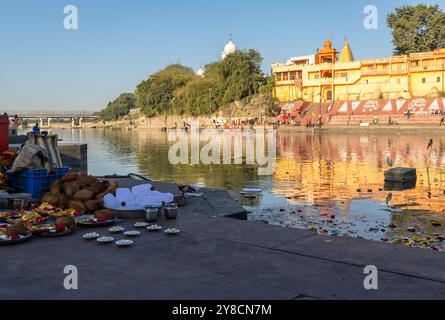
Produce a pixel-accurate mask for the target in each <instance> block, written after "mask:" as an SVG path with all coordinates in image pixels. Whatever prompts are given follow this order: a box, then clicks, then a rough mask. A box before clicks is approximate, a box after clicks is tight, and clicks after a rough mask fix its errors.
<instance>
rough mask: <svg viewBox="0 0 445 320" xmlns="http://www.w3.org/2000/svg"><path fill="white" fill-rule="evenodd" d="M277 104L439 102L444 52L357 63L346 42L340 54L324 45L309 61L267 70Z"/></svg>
mask: <svg viewBox="0 0 445 320" xmlns="http://www.w3.org/2000/svg"><path fill="white" fill-rule="evenodd" d="M272 73H273V75H274V77H275V81H276V84H275V87H274V96H275V97H277V98H278V99H279V100H280V101H281V102H290V101H296V100H304V101H308V102H320V98H321V102H328V101H332V100H335V101H344V100H370V99H399V98H403V99H409V98H414V97H425V98H426V97H432V98H435V97H438V96H439V95H441V94H442V93H443V92H445V84H444V78H445V49H440V50H436V51H432V52H421V53H412V54H410V55H404V56H393V57H389V58H380V59H368V60H361V61H358V60H357V61H356V60H354V55H353V53H352V50H351V48H350V46H349V43H348V41H345V44H344V46H343V49H342V50H341V52H340V53H339V52H338V51H337V50H336V49H334V48H332V44H331V42H330V41H329V40H327V41H326V42H325V44H324V48H323V49H320V50H318V52H317V53H315V54H313V55H308V56H301V57H293V58H290V59H289V60H288V61H287V62H284V63H276V64H273V65H272Z"/></svg>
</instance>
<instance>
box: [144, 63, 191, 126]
mask: <svg viewBox="0 0 445 320" xmlns="http://www.w3.org/2000/svg"><path fill="white" fill-rule="evenodd" d="M194 76H195V75H194V73H193V69H191V68H189V67H185V66H182V65H179V64H174V65H169V66H167V67H166V68H165V69H163V70H161V71H159V72H157V73H155V74H153V75H151V76H150V77H149V78H148V79H147V80H145V81H142V82H141V83H140V84H139V85H138V86H137V88H136V91H135V96H136V105H137V107H138V108H141V111H142V113H143V114H145V115H146V116H148V117H154V116H155V115H157V114H164V115H165V114H169V113H172V112H173V99H174V96H175V92H176V91H177V90H178V89H180V88H182V87H183V86H185V85H186V84H187V82H189V81H190V80H191V79H193V77H194Z"/></svg>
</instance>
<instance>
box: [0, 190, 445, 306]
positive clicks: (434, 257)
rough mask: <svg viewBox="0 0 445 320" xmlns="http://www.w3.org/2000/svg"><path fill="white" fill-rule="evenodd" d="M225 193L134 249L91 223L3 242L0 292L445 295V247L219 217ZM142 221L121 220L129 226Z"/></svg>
mask: <svg viewBox="0 0 445 320" xmlns="http://www.w3.org/2000/svg"><path fill="white" fill-rule="evenodd" d="M219 192H220V191H219ZM219 192H216V193H215V190H210V189H206V190H204V193H205V194H204V196H203V197H202V198H192V199H190V200H189V204H188V205H187V206H186V207H184V208H181V209H180V215H179V219H178V220H175V221H165V220H161V221H159V224H161V225H162V226H163V227H175V228H178V229H180V230H181V233H180V235H178V236H177V237H168V236H165V235H164V234H163V233H148V232H144V233H143V234H142V235H141V236H140V237H139V238H136V239H135V245H134V246H133V247H131V248H127V249H119V248H117V247H115V246H103V245H98V244H96V243H92V242H88V241H85V240H82V239H81V236H82V235H83V234H84V233H86V232H90V231H96V232H99V233H101V234H107V233H108V231H107V230H106V229H105V230H104V229H91V230H90V229H88V230H81V231H78V232H77V233H75V234H73V235H70V236H66V237H62V238H59V239H57V241H54V239H47V238H40V239H35V240H34V241H31V242H29V243H26V244H23V245H19V246H9V247H4V248H2V257H3V259H5V261H9V263H8V264H7V265H5V266H4V268H3V270H2V273H1V274H0V284H1V286H0V298H1V299H93V300H94V299H181V300H188V299H190V300H207V299H230V300H233V299H236V300H237V299H260V300H261V299H272V300H274V299H287V300H306V299H443V298H444V292H445V275H444V273H443V269H444V267H445V259H444V255H443V253H438V252H431V251H426V250H421V249H413V248H405V247H403V246H395V245H389V244H385V243H379V242H372V241H366V240H359V239H353V238H333V237H327V236H319V235H316V234H314V233H311V232H308V231H303V230H296V229H287V228H281V227H275V226H271V225H267V224H264V223H261V222H252V221H241V220H236V219H231V218H226V217H222V216H221V215H219V214H214V213H213V210H214V208H215V207H218V208H223V207H222V206H220V205H221V203H220V200H219V198H220V196H221V194H220V193H219ZM214 201H216V202H214ZM234 206H235V207H236V205H235V203H234ZM231 211H233V210H232V209H230V207H227V206H226V207H225V213H227V214H230V212H231ZM136 221H137V220H129V221H124V222H122V223H121V224H120V225H122V226H123V227H124V228H126V229H128V230H130V229H132V225H133V224H134V223H135V222H136ZM67 265H74V266H75V267H76V268H77V270H78V274H79V283H78V286H79V289H78V290H65V289H64V287H63V280H64V277H65V276H66V275H64V274H63V270H64V268H65V266H67ZM370 265H373V266H375V267H377V269H378V271H379V273H378V290H366V289H365V288H364V285H363V281H364V279H365V277H366V276H367V275H366V274H364V268H365V267H366V266H370ZM116 275H119V276H118V277H116Z"/></svg>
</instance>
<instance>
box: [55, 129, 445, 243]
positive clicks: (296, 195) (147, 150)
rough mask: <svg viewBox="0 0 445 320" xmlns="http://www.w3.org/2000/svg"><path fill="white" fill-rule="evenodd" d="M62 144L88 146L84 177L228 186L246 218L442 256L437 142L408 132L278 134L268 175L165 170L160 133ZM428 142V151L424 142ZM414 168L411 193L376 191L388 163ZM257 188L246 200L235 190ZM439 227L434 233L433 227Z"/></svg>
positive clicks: (441, 159) (444, 161)
mask: <svg viewBox="0 0 445 320" xmlns="http://www.w3.org/2000/svg"><path fill="white" fill-rule="evenodd" d="M55 133H57V134H59V137H60V138H61V139H63V141H64V143H87V144H88V166H89V173H90V174H92V175H109V174H113V173H117V174H128V173H138V174H142V175H144V176H147V177H150V178H152V179H154V180H162V181H169V182H177V183H180V184H185V183H187V184H199V185H201V186H207V187H214V188H227V189H228V190H229V191H230V192H231V194H232V195H233V196H234V197H235V198H236V199H238V200H239V201H240V203H241V204H242V205H244V206H245V207H246V208H247V209H248V210H249V212H250V214H249V219H251V220H261V221H264V222H265V223H270V224H276V225H282V226H286V227H294V228H301V229H310V230H313V231H314V232H318V233H320V234H330V235H333V236H352V237H358V238H366V239H370V240H377V241H389V242H391V243H400V242H401V243H404V244H406V245H410V246H420V247H433V248H434V249H437V250H441V249H442V248H443V247H442V244H441V243H437V242H436V241H435V240H436V239H441V237H442V234H445V227H444V226H445V171H444V168H445V138H444V137H442V136H441V135H440V134H422V133H421V132H419V131H416V132H409V133H402V134H401V133H380V134H379V133H357V132H353V133H334V132H323V133H312V132H310V133H309V132H308V133H280V134H278V135H277V144H276V154H277V156H276V170H275V173H274V174H273V175H272V176H260V175H258V170H257V169H258V167H257V166H255V165H239V164H238V165H237V164H231V165H204V164H198V165H172V164H170V162H169V160H168V151H169V148H170V147H171V146H172V144H173V143H174V142H169V141H168V139H167V133H165V132H161V131H158V130H133V131H125V130H111V129H103V130H102V129H85V130H71V129H66V130H57V131H55ZM431 138H432V139H433V140H434V145H433V149H432V151H431V152H429V151H427V145H428V141H429V140H430V139H431ZM387 155H390V156H391V158H392V159H393V160H394V161H395V165H396V166H400V167H412V168H416V169H417V173H418V181H417V184H416V185H415V186H414V187H413V188H412V189H409V190H404V191H389V190H385V186H384V171H385V170H387V169H388V166H387V164H386V157H387ZM246 187H254V188H259V189H261V190H262V192H261V193H260V194H258V195H257V197H255V198H254V199H246V198H244V197H243V196H242V195H241V194H240V191H241V190H242V189H244V188H246ZM432 221H437V222H440V223H441V224H442V226H434V225H433V224H434V223H433V222H432Z"/></svg>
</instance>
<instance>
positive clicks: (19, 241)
mask: <svg viewBox="0 0 445 320" xmlns="http://www.w3.org/2000/svg"><path fill="white" fill-rule="evenodd" d="M31 238H32V234H30V235H29V236H27V237H24V238H20V239H17V240H0V246H7V245H12V244H18V243H22V242H25V241H28V240H29V239H31Z"/></svg>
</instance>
